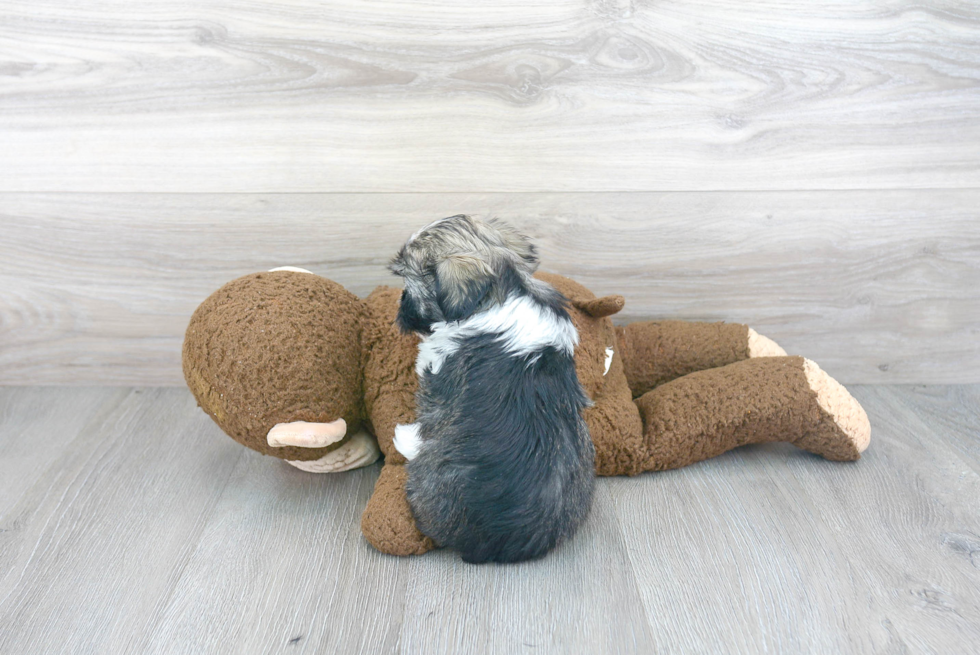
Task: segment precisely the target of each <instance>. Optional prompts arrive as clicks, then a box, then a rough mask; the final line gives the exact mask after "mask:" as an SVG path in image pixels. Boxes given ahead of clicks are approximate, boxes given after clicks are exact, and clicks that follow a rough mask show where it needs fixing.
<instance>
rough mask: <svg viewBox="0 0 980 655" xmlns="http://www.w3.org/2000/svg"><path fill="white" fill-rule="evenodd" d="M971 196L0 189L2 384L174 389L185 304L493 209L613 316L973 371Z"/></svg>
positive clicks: (978, 296)
mask: <svg viewBox="0 0 980 655" xmlns="http://www.w3.org/2000/svg"><path fill="white" fill-rule="evenodd" d="M978 208H980V191H976V190H943V191H931V192H924V191H890V192H869V191H852V192H799V193H792V192H765V193H763V192H743V193H729V192H717V193H701V192H694V193H649V194H648V193H637V194H380V195H375V194H311V195H306V194H273V195H265V194H230V195H223V194H219V195H207V194H204V195H195V194H50V195H46V194H0V232H2V233H3V235H4V239H3V240H2V241H0V329H2V332H3V338H2V340H0V383H2V384H90V383H102V384H153V385H159V384H163V385H180V384H183V382H182V376H181V372H180V344H181V340H182V338H183V333H184V329H185V327H186V325H187V321H188V320H189V317H190V315H191V313H192V312H193V310H194V308H195V307H196V306H197V305H198V304H199V303H200V302H201V301H203V300H204V298H206V297H207V296H208V295H209V294H210V293H212V292H213V291H214V290H216V289H217V288H218V287H220V286H221V285H222V284H224V283H225V282H228V281H230V280H231V279H233V278H235V277H238V276H240V275H244V274H246V273H252V272H255V271H261V270H266V269H268V268H272V267H274V266H280V265H285V264H292V265H298V266H304V267H306V268H308V269H310V270H312V271H314V272H316V273H319V274H321V275H325V276H327V277H330V278H332V279H334V280H336V281H338V282H340V283H341V284H343V285H345V286H346V287H347V288H349V289H350V290H351V291H353V292H354V293H356V294H358V295H360V296H365V295H367V294H368V293H369V292H370V291H371V289H373V288H374V287H375V286H376V285H378V284H392V285H395V286H397V284H398V280H397V279H395V278H393V277H391V276H390V275H389V274H388V272H387V271H386V270H385V266H384V265H385V263H386V262H387V261H388V259H389V258H390V257H391V256H392V255H393V254H394V253H395V251H396V250H397V248H398V246H399V245H400V244H401V243H402V242H403V240H404V239H405V238H407V236H408V235H409V234H411V233H412V232H413V231H414V230H415V229H417V228H418V227H419V226H421V225H423V224H425V223H426V222H428V221H430V220H432V219H433V218H437V217H440V216H446V215H450V214H453V213H458V212H466V213H472V214H474V215H478V216H484V217H486V216H500V217H501V218H504V219H507V220H508V221H510V222H512V223H514V224H515V225H517V226H519V227H520V228H521V229H522V230H524V231H526V232H527V233H528V234H530V235H531V236H532V238H533V239H534V240H535V241H536V242H537V243H538V245H539V246H540V251H541V257H542V261H543V262H544V263H543V266H542V268H543V269H545V270H552V271H556V272H559V273H563V274H565V275H569V276H571V277H574V278H575V279H577V280H579V281H580V282H582V283H583V284H585V285H587V286H589V287H590V288H591V289H592V290H593V291H595V292H596V293H598V294H603V293H622V294H623V295H625V296H626V298H627V305H626V308H625V310H624V311H623V313H622V314H620V315H619V316H618V317H617V320H619V321H620V322H625V321H633V320H647V319H656V318H680V319H689V320H707V321H720V320H724V321H735V322H743V323H748V324H750V325H752V326H753V327H755V328H756V329H757V330H759V331H760V332H761V333H762V334H766V335H768V336H770V337H772V338H773V339H775V340H776V341H778V342H779V343H781V344H782V345H783V346H784V347H786V348H787V350H788V351H789V352H791V353H793V354H802V355H806V356H808V357H810V358H812V359H814V360H816V361H818V362H819V363H820V364H821V366H823V367H824V368H825V369H826V370H827V371H828V372H829V373H830V374H831V375H834V376H835V377H837V378H838V379H840V380H841V381H843V382H845V383H847V382H884V381H894V382H932V383H935V382H972V381H978V380H980V377H978V375H980V374H978V371H980V350H978V349H977V347H976V343H977V339H978V335H980V213H978V212H980V209H978Z"/></svg>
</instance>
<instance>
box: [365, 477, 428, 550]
mask: <svg viewBox="0 0 980 655" xmlns="http://www.w3.org/2000/svg"><path fill="white" fill-rule="evenodd" d="M407 479H408V473H407V471H406V470H405V467H404V466H403V465H401V464H385V465H384V466H383V467H382V469H381V475H380V476H379V477H378V481H377V483H376V484H375V485H374V494H372V495H371V499H370V500H369V501H368V504H367V507H366V508H365V509H364V514H363V515H361V532H363V533H364V537H365V538H366V539H367V540H368V543H370V544H371V545H372V546H374V547H375V548H377V549H378V550H380V551H381V552H382V553H386V554H388V555H399V556H406V555H421V554H423V553H427V552H429V551H430V550H433V549H434V548H436V545H435V543H434V542H433V541H432V539H430V538H429V537H426V536H425V535H424V534H422V533H421V532H419V529H418V528H417V527H416V526H415V517H414V516H412V508H411V507H409V505H408V499H407V498H406V497H405V481H406V480H407Z"/></svg>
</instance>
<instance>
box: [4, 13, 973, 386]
mask: <svg viewBox="0 0 980 655" xmlns="http://www.w3.org/2000/svg"><path fill="white" fill-rule="evenodd" d="M3 14H4V15H3V19H2V20H0V384H137V385H151V384H152V385H156V384H162V385H172V384H182V380H181V376H180V370H179V348H180V341H181V338H182V333H183V329H184V327H185V325H186V322H187V319H188V317H189V315H190V312H191V311H193V309H194V307H195V306H196V305H197V304H198V303H199V302H200V301H201V300H203V298H204V297H206V296H207V295H208V294H209V293H210V292H211V291H213V290H214V289H216V288H217V287H218V286H220V285H221V284H222V283H224V282H226V281H227V280H229V279H232V278H233V277H236V276H238V275H241V274H244V273H248V272H252V271H255V270H262V269H264V268H268V267H270V266H275V265H282V264H294V265H301V266H305V267H307V268H310V269H311V270H314V271H315V272H317V273H320V274H323V275H326V276H328V277H331V278H333V279H335V280H337V281H339V282H341V283H343V284H344V285H345V286H347V287H348V288H349V289H351V290H352V291H354V292H356V293H358V294H361V295H363V294H366V293H367V292H369V291H370V289H371V288H373V287H374V286H375V285H376V284H380V283H386V282H388V283H390V282H393V281H392V280H391V279H390V278H389V277H387V275H386V273H385V271H384V269H383V264H384V262H385V261H386V260H387V259H388V258H389V257H390V255H391V254H392V253H393V252H394V249H395V248H396V247H397V245H398V244H399V242H400V241H402V240H403V239H404V238H405V236H407V235H408V234H409V233H410V232H411V231H412V230H414V229H415V228H417V227H418V226H419V225H421V224H422V223H424V222H426V221H428V220H431V219H433V218H437V217H439V216H445V215H449V214H453V213H458V212H466V213H472V214H475V215H479V216H489V215H497V216H500V217H502V218H505V219H508V220H510V221H511V222H513V223H515V224H517V225H519V226H520V227H522V228H523V229H525V230H526V231H527V232H528V233H530V234H531V235H532V236H533V237H535V239H536V240H537V241H538V242H539V243H540V246H541V250H542V254H543V259H544V264H543V268H545V269H548V270H554V271H558V272H561V273H564V274H567V275H572V276H574V277H576V278H577V279H579V280H580V281H582V282H583V283H585V284H587V285H588V286H590V287H591V288H593V289H594V290H595V291H596V292H602V293H612V292H618V293H623V294H624V295H626V296H627V300H628V303H627V309H626V310H625V312H624V313H623V315H622V319H623V320H640V319H648V318H675V317H676V318H685V319H698V320H729V321H741V322H748V323H750V324H752V325H754V326H755V327H756V328H757V329H758V330H759V331H760V332H762V333H764V334H767V335H769V336H771V337H773V338H774V339H776V340H777V341H779V342H780V343H782V344H783V345H784V346H785V347H786V348H787V349H788V350H789V351H791V352H794V353H800V354H805V355H807V356H810V357H812V358H814V359H816V360H817V361H818V362H820V363H821V365H822V366H823V367H824V368H826V369H827V370H828V371H829V372H830V373H831V374H833V375H835V376H837V377H838V378H839V379H841V380H842V381H845V382H917V383H927V382H936V383H938V382H978V381H980V373H978V371H980V4H978V3H967V2H958V1H957V2H953V1H950V2H930V3H922V2H902V1H898V2H889V3H880V2H874V1H871V0H866V1H861V0H858V1H855V2H839V1H833V0H816V1H814V2H809V3H804V4H799V3H790V4H786V3H784V2H740V1H738V0H707V1H704V2H691V1H689V0H688V1H684V2H669V1H668V2H656V3H654V2H639V1H637V2H630V1H629V0H599V1H595V2H588V1H585V2H570V1H567V0H562V1H557V0H521V2H507V1H505V2H503V3H491V4H487V5H482V6H477V5H474V4H473V3H470V2H463V1H461V0H428V1H426V2H403V1H402V2H389V1H385V0H382V1H372V2H362V1H359V2H354V1H352V0H321V1H317V2H314V1H313V0H291V1H289V2H284V1H280V0H265V1H263V2H241V0H238V1H236V2H231V1H229V0H195V1H192V2H172V1H170V0H166V1H164V0H147V1H145V2H140V3H130V2H126V1H125V0H94V1H93V2H87V3H72V2H68V1H67V0H31V1H30V2H27V1H22V0H10V1H9V2H5V3H4V8H3Z"/></svg>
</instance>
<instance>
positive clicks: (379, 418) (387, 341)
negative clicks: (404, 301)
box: [364, 286, 419, 464]
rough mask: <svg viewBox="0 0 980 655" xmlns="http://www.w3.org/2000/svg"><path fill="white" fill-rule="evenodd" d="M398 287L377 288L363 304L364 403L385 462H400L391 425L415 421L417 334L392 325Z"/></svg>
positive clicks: (400, 455) (393, 427)
mask: <svg viewBox="0 0 980 655" xmlns="http://www.w3.org/2000/svg"><path fill="white" fill-rule="evenodd" d="M401 293H402V292H401V289H392V288H391V287H384V286H382V287H378V288H377V289H375V290H374V291H372V292H371V295H369V296H368V297H367V298H366V299H365V301H364V304H365V306H366V307H367V313H366V317H365V321H364V347H365V359H364V361H365V366H364V405H365V407H366V408H367V416H368V420H369V421H370V427H371V430H372V433H373V434H374V436H375V437H377V438H378V446H379V447H380V448H381V452H382V453H383V454H384V456H385V461H386V462H387V463H389V464H404V463H405V458H404V457H403V456H402V454H401V453H399V452H398V451H397V450H395V447H394V446H393V445H392V440H393V439H394V438H395V426H396V425H397V424H399V423H401V424H406V425H407V424H409V423H414V422H415V390H416V388H417V387H418V379H417V378H416V375H415V357H416V356H417V355H418V344H419V337H418V336H416V335H414V334H402V332H401V330H399V329H398V326H396V325H395V316H396V314H397V313H398V303H399V299H400V298H401Z"/></svg>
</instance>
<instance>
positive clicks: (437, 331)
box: [415, 321, 460, 375]
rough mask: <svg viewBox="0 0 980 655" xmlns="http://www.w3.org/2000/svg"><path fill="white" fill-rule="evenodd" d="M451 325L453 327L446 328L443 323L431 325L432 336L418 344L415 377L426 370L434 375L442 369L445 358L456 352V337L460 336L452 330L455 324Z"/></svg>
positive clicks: (457, 343) (457, 344)
mask: <svg viewBox="0 0 980 655" xmlns="http://www.w3.org/2000/svg"><path fill="white" fill-rule="evenodd" d="M452 325H453V326H454V327H448V326H447V324H446V323H445V322H444V321H439V322H437V323H433V324H432V327H431V330H432V334H430V335H429V336H427V337H426V338H424V339H423V340H422V343H420V344H419V354H418V356H417V357H416V358H415V374H416V375H422V374H423V373H425V369H427V368H428V369H430V370H431V371H432V373H433V375H435V374H436V373H438V372H439V370H440V369H441V368H442V363H443V361H445V359H446V357H449V356H450V355H452V354H453V353H454V352H456V348H457V347H458V346H459V342H458V341H456V337H457V336H460V335H459V334H458V333H457V331H456V330H455V329H454V328H455V326H456V324H455V323H453V324H452Z"/></svg>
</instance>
